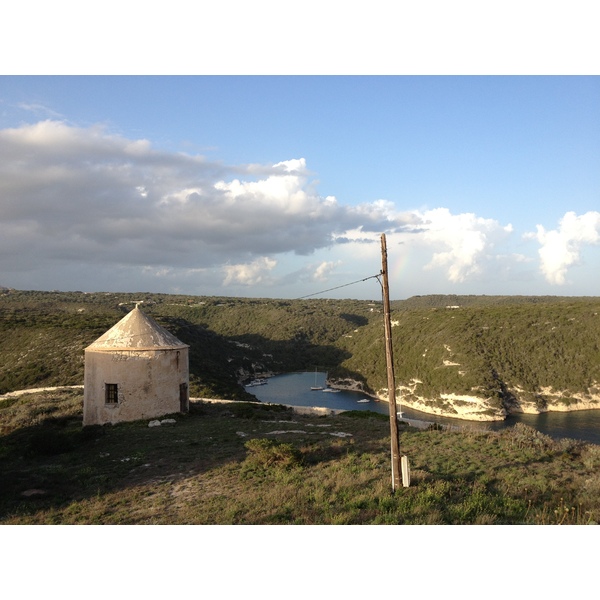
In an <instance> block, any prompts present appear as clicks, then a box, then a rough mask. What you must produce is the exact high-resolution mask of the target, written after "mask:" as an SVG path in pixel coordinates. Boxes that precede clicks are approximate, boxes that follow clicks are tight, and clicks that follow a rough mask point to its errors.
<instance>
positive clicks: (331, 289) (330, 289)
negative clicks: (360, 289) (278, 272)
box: [296, 273, 381, 300]
mask: <svg viewBox="0 0 600 600" xmlns="http://www.w3.org/2000/svg"><path fill="white" fill-rule="evenodd" d="M380 275H381V273H377V275H371V276H370V277H365V278H364V279H359V280H358V281H352V282H350V283H344V284H343V285H338V286H337V287H332V288H329V289H328V290H322V291H320V292H315V293H314V294H307V295H306V296H300V297H299V298H296V299H297V300H303V299H304V298H311V297H312V296H319V295H320V294H325V293H327V292H332V291H333V290H339V289H340V288H344V287H348V286H349V285H356V284H357V283H362V282H363V281H367V280H369V279H377V280H379V277H380ZM379 283H380V284H381V281H379Z"/></svg>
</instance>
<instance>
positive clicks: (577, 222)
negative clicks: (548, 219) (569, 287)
mask: <svg viewBox="0 0 600 600" xmlns="http://www.w3.org/2000/svg"><path fill="white" fill-rule="evenodd" d="M536 228H537V232H536V233H527V234H526V237H527V238H530V239H535V240H537V241H538V242H539V244H540V246H541V247H540V249H539V250H538V254H539V257H540V269H541V271H542V273H543V274H544V277H545V278H546V280H547V281H548V282H549V283H551V284H554V285H564V284H565V283H566V275H567V271H568V269H569V268H570V267H572V266H573V265H576V264H578V263H579V262H580V259H581V251H582V247H583V246H584V245H586V244H598V243H600V212H597V211H590V212H587V213H585V214H583V215H576V214H575V213H574V212H567V213H565V215H564V216H563V217H562V219H561V220H560V221H559V226H558V229H553V230H550V231H546V229H545V228H544V227H543V226H542V225H537V226H536Z"/></svg>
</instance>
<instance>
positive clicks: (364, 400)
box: [357, 398, 371, 404]
mask: <svg viewBox="0 0 600 600" xmlns="http://www.w3.org/2000/svg"><path fill="white" fill-rule="evenodd" d="M357 402H358V403H359V404H360V403H364V402H371V401H370V400H369V399H368V398H363V399H362V400H357Z"/></svg>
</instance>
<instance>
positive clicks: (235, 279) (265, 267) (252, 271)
mask: <svg viewBox="0 0 600 600" xmlns="http://www.w3.org/2000/svg"><path fill="white" fill-rule="evenodd" d="M276 265H277V261H276V260H273V259H272V258H268V257H267V256H262V257H260V258H257V259H256V260H254V261H252V262H251V263H247V264H239V265H225V266H224V267H223V270H224V271H225V279H224V280H223V285H230V284H241V285H246V286H249V285H257V284H259V283H264V282H265V279H266V277H267V276H268V274H269V273H270V272H271V271H272V270H273V269H274V268H275V266H276Z"/></svg>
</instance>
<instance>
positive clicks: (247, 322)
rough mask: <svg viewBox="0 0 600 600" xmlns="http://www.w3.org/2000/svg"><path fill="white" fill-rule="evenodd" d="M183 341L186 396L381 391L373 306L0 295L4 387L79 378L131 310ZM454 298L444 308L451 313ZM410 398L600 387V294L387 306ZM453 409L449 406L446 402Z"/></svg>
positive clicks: (548, 400) (503, 402) (494, 405)
mask: <svg viewBox="0 0 600 600" xmlns="http://www.w3.org/2000/svg"><path fill="white" fill-rule="evenodd" d="M140 300H143V304H142V307H143V309H144V311H146V312H147V313H148V314H149V315H151V316H152V317H154V318H155V319H156V320H157V321H158V322H159V323H160V324H162V325H163V326H165V327H166V328H167V329H169V330H170V331H172V332H173V333H174V334H175V335H177V336H178V337H179V338H180V339H181V340H182V341H184V342H185V343H188V344H190V372H191V381H190V391H191V394H192V396H200V397H221V398H230V399H248V398H250V397H251V396H250V395H249V394H248V393H247V392H246V391H245V390H244V388H243V387H242V386H241V385H240V382H241V381H243V380H245V379H248V378H251V377H253V376H254V375H255V374H263V373H281V372H289V371H295V370H313V369H314V368H316V367H317V368H319V369H322V370H327V371H328V372H329V374H330V377H332V378H336V379H338V380H341V379H351V380H356V381H359V382H362V384H363V386H364V389H365V391H367V392H372V393H375V392H377V391H380V390H381V389H382V388H384V387H386V384H387V382H386V375H385V373H386V370H385V355H384V341H383V325H382V313H381V303H375V302H367V301H358V300H324V299H311V300H274V299H247V298H218V297H199V296H176V295H166V294H150V293H137V294H115V293H96V294H85V293H81V292H72V293H60V292H23V291H7V292H5V293H3V294H0V358H1V361H0V394H1V393H6V392H8V391H11V390H16V389H24V388H33V387H42V386H54V385H70V384H81V383H82V382H83V350H84V348H85V347H86V346H87V345H88V344H90V343H91V342H93V341H94V340H95V339H96V338H97V337H98V336H100V335H101V334H102V333H103V332H104V331H106V330H107V329H108V328H110V327H112V325H114V324H115V323H116V322H117V321H118V320H119V319H121V318H122V317H123V316H124V315H125V314H126V313H127V312H128V311H129V310H131V308H132V307H133V305H134V302H135V301H140ZM449 307H452V308H449ZM392 313H393V314H392V320H393V323H394V327H393V329H392V331H393V341H394V354H395V356H394V358H395V373H396V379H397V383H398V384H399V385H400V386H404V388H405V389H404V392H403V393H404V394H405V396H406V398H407V399H410V396H411V394H412V395H414V396H415V397H417V396H419V397H422V398H426V400H427V402H429V403H430V404H431V405H432V406H438V407H439V406H443V405H444V400H443V399H442V398H441V395H442V394H449V393H453V394H458V395H469V394H471V395H478V396H481V397H486V398H488V400H489V409H490V410H499V409H501V408H502V407H504V406H509V407H510V406H516V405H517V404H519V403H520V404H524V403H529V404H531V405H532V406H538V407H539V408H542V409H543V408H545V407H546V406H548V405H553V404H556V403H561V404H563V405H565V406H568V405H569V404H571V403H574V402H576V401H578V400H580V399H581V397H584V396H587V397H588V399H589V398H591V397H592V395H593V394H596V395H598V394H600V385H599V384H600V299H598V298H561V297H510V296H421V297H415V298H410V299H408V300H404V301H396V302H394V303H393V310H392ZM450 412H451V411H450Z"/></svg>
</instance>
